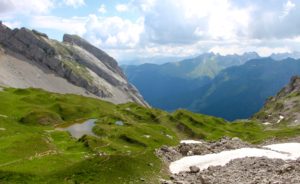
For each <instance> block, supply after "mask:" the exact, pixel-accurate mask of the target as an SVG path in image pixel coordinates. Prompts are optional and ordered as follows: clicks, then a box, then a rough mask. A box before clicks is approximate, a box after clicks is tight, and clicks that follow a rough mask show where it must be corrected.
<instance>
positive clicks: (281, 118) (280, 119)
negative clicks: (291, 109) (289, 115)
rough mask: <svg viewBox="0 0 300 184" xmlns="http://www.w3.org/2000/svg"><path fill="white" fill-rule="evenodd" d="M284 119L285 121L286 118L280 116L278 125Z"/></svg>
mask: <svg viewBox="0 0 300 184" xmlns="http://www.w3.org/2000/svg"><path fill="white" fill-rule="evenodd" d="M283 119H284V116H282V115H280V116H279V119H278V120H277V122H276V123H280V122H281V121H282V120H283Z"/></svg>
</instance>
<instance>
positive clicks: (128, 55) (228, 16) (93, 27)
mask: <svg viewBox="0 0 300 184" xmlns="http://www.w3.org/2000/svg"><path fill="white" fill-rule="evenodd" d="M0 20H2V21H3V22H4V23H5V24H7V25H8V26H9V27H11V28H16V27H28V28H31V29H37V30H39V31H41V32H45V33H47V34H48V35H49V37H50V38H53V39H57V40H61V39H62V36H63V34H64V33H71V34H78V35H79V36H82V37H83V38H85V39H87V40H88V41H90V42H91V43H93V44H94V45H96V46H98V47H99V48H101V49H103V50H104V51H106V52H108V53H109V54H110V55H112V56H113V57H115V58H116V59H118V60H119V61H121V63H122V62H124V61H127V60H135V61H136V62H137V63H138V62H139V60H140V61H142V60H144V59H145V58H152V57H155V58H163V57H175V58H176V57H189V56H194V55H197V54H201V53H203V52H217V53H221V54H233V53H237V54H242V53H243V52H247V51H256V52H258V53H259V54H261V55H263V56H267V55H269V54H271V53H280V52H292V51H299V49H300V0H264V1H262V0H116V1H109V0H102V1H97V0H62V1H59V0H43V1H41V0H22V1H20V0H0Z"/></svg>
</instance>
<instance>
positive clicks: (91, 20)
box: [84, 15, 144, 48]
mask: <svg viewBox="0 0 300 184" xmlns="http://www.w3.org/2000/svg"><path fill="white" fill-rule="evenodd" d="M143 30H144V27H143V19H138V20H136V21H135V22H132V21H130V20H126V19H122V18H120V17H97V16H96V15H90V16H89V17H88V21H87V23H86V34H85V35H84V36H85V37H86V38H87V39H88V40H91V41H94V42H95V43H97V44H98V46H102V47H106V48H133V47H135V46H136V45H137V44H138V43H139V41H140V34H141V33H142V32H143Z"/></svg>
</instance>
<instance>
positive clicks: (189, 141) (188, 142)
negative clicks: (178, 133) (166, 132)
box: [180, 140, 202, 144]
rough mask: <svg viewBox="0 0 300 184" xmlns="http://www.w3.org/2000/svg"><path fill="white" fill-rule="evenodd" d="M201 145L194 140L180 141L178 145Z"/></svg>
mask: <svg viewBox="0 0 300 184" xmlns="http://www.w3.org/2000/svg"><path fill="white" fill-rule="evenodd" d="M183 143H184V144H201V143H202V142H201V141H195V140H182V141H180V144H183Z"/></svg>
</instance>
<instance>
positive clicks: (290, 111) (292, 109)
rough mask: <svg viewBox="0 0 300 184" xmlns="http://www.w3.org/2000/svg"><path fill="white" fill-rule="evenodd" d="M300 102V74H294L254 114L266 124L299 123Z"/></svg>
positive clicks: (255, 117) (292, 124)
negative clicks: (287, 82)
mask: <svg viewBox="0 0 300 184" xmlns="http://www.w3.org/2000/svg"><path fill="white" fill-rule="evenodd" d="M299 103H300V76H294V77H292V78H291V80H290V82H289V84H288V85H286V86H285V87H284V88H283V89H282V90H281V91H280V92H279V93H278V94H277V95H276V96H274V97H271V98H269V99H268V100H267V102H266V103H265V105H264V107H263V108H262V109H261V110H260V111H259V112H258V113H256V114H255V115H254V119H258V120H261V121H263V122H265V124H273V125H276V124H280V123H287V124H288V125H290V126H294V125H299V124H300V113H299V112H300V111H299Z"/></svg>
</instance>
